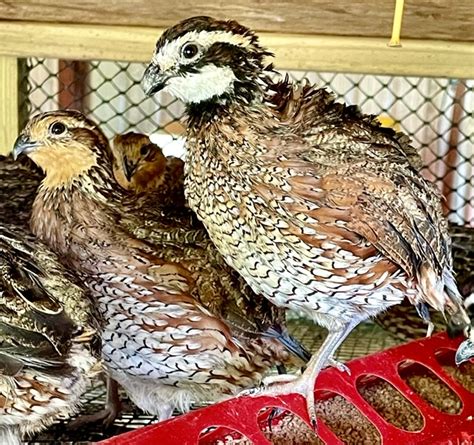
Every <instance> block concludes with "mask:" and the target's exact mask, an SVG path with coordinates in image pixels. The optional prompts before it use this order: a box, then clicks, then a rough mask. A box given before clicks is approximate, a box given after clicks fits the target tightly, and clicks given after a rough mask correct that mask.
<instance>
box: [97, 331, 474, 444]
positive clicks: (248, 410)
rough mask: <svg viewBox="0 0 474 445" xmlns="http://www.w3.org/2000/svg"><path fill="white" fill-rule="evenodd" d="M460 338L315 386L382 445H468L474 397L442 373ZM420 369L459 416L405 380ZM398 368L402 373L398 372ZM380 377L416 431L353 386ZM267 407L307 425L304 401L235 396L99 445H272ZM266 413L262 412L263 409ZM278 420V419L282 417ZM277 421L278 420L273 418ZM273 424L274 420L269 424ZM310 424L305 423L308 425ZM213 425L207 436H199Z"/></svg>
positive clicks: (325, 433)
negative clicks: (339, 399)
mask: <svg viewBox="0 0 474 445" xmlns="http://www.w3.org/2000/svg"><path fill="white" fill-rule="evenodd" d="M460 342H461V339H459V338H458V339H449V338H448V337H447V336H446V335H445V334H438V335H434V336H432V337H430V338H424V339H421V340H416V341H413V342H410V343H407V344H405V345H402V346H397V347H395V348H391V349H388V350H386V351H382V352H379V353H377V354H373V355H370V356H367V357H363V358H359V359H356V360H352V361H350V362H349V363H348V366H349V368H350V370H351V375H348V374H347V373H341V372H340V371H338V370H337V369H334V368H328V369H325V370H324V371H323V372H322V373H321V374H320V375H319V377H318V380H317V382H316V388H317V392H318V393H319V394H321V392H324V391H328V392H330V393H333V394H339V395H341V396H343V397H344V398H345V399H346V400H347V401H348V402H350V403H352V404H353V405H354V406H355V407H356V408H357V409H359V411H360V412H361V413H362V414H363V415H364V416H365V417H367V419H368V420H369V421H370V423H372V425H373V426H374V427H375V428H376V429H377V430H378V432H379V433H380V436H381V438H382V443H383V444H390V445H392V444H420V445H441V444H443V445H448V444H449V445H469V444H473V443H474V394H473V393H471V392H469V391H468V390H467V389H466V388H464V387H463V386H462V385H461V384H460V383H459V382H458V381H457V380H455V379H454V378H452V377H451V376H450V375H449V374H447V373H446V371H445V370H444V369H443V367H442V365H441V363H442V362H443V357H446V355H447V354H448V355H449V354H451V355H452V353H454V351H455V350H456V348H457V346H458V345H459V343H460ZM406 363H409V364H410V365H411V364H418V365H422V366H424V367H425V368H427V369H428V370H429V371H431V372H432V373H433V374H434V375H435V376H436V377H438V378H439V379H440V380H441V381H442V382H444V383H445V384H446V385H447V386H448V387H449V388H450V389H451V390H452V391H453V392H454V393H455V394H456V395H457V396H458V397H459V399H460V400H461V401H462V408H461V411H460V412H459V413H458V414H448V413H444V412H441V411H439V410H437V409H436V408H434V407H433V406H431V405H430V404H428V402H427V401H425V400H424V399H423V398H422V397H421V396H419V395H418V394H417V393H416V392H415V391H413V389H412V388H411V387H410V386H409V385H408V384H407V383H406V382H405V380H403V378H402V377H401V376H400V372H403V367H404V364H406ZM401 370H402V371H401ZM377 377H378V378H380V379H382V380H385V381H386V382H388V383H390V384H391V385H392V386H393V387H395V388H396V389H397V390H398V391H400V393H402V394H403V396H404V397H405V398H406V399H407V400H409V401H410V402H411V403H412V404H413V405H414V406H415V407H417V408H418V409H419V411H420V413H421V415H422V416H423V420H424V426H423V428H422V429H421V430H420V431H416V432H410V431H406V430H402V429H400V428H397V427H396V426H394V425H393V424H391V423H389V422H388V421H386V420H385V419H384V418H383V417H382V416H381V415H380V414H379V413H378V412H377V411H376V410H375V409H374V408H373V407H372V406H371V405H370V404H369V403H368V402H367V401H366V400H365V399H364V398H363V397H362V396H361V394H360V393H359V391H358V389H357V382H359V383H360V381H361V379H362V380H367V379H369V380H370V378H377ZM268 407H280V408H282V409H283V410H288V411H291V412H293V413H294V414H296V415H298V416H300V417H301V418H302V419H303V420H304V421H305V422H307V423H308V415H307V412H306V405H305V401H304V399H303V397H301V396H300V395H297V394H294V395H293V394H292V395H288V396H282V397H275V398H274V397H267V396H261V397H239V398H234V399H231V400H228V401H225V402H222V403H219V404H216V405H212V406H209V407H206V408H202V409H199V410H196V411H193V412H190V413H189V414H186V415H183V416H179V417H176V418H174V419H170V420H167V421H165V422H160V423H157V424H154V425H150V426H146V427H143V428H141V429H139V430H135V431H131V432H129V433H125V434H122V435H119V436H115V437H112V438H110V439H107V440H104V441H101V442H99V443H100V444H101V445H152V444H153V445H154V444H156V445H196V444H198V443H199V444H200V445H211V444H214V443H215V442H216V441H217V440H219V439H221V440H222V441H225V440H224V437H225V436H228V435H229V434H231V433H230V431H231V432H233V431H236V432H238V433H241V434H242V435H244V436H246V437H247V438H249V439H250V440H251V441H252V442H253V444H254V445H271V442H269V440H268V439H267V438H266V437H265V436H264V434H263V433H262V426H265V425H267V424H268V421H269V420H268V416H269V410H268V409H266V408H268ZM265 409H266V410H265ZM280 420H281V419H280ZM276 421H278V419H277V420H276ZM273 422H275V420H274V421H273ZM308 424H309V423H308ZM210 427H214V428H213V429H212V431H211V432H209V433H207V434H206V433H204V434H203V433H202V432H203V431H206V429H209V428H210ZM317 434H318V437H319V438H320V439H321V440H322V441H323V442H325V443H326V444H330V445H340V444H341V445H343V444H344V442H342V441H341V440H340V439H339V438H338V437H337V436H336V435H335V434H334V433H333V432H332V431H331V429H330V428H329V427H328V426H327V425H325V424H324V422H322V421H319V422H318V431H317Z"/></svg>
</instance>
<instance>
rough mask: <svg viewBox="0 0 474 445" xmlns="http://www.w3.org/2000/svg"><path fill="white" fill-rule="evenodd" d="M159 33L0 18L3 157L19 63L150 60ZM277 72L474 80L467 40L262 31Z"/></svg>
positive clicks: (12, 129)
mask: <svg viewBox="0 0 474 445" xmlns="http://www.w3.org/2000/svg"><path fill="white" fill-rule="evenodd" d="M162 32H163V29H161V28H151V27H144V26H136V27H131V26H121V25H120V26H107V25H85V24H60V23H39V22H24V21H5V20H4V21H2V20H0V42H2V44H1V45H0V104H1V105H0V107H1V108H0V154H2V153H4V154H5V153H8V152H9V151H10V147H11V144H12V142H13V140H14V136H16V135H17V133H18V127H19V124H18V116H17V114H18V113H17V111H16V113H15V110H18V85H17V83H18V68H17V58H22V57H29V56H37V57H46V58H56V59H68V60H117V61H129V62H148V61H149V60H150V58H151V55H152V52H153V48H154V46H155V42H156V40H157V38H158V36H159V35H160V34H161V33H162ZM259 36H260V38H261V41H262V43H263V45H265V46H266V47H268V48H269V49H270V50H271V51H273V52H274V53H275V65H276V67H277V68H279V69H294V70H305V71H323V72H324V71H328V72H348V73H367V74H386V75H400V76H428V77H429V76H431V77H451V78H460V79H462V78H470V79H472V78H474V45H472V43H470V42H456V41H444V40H415V39H402V46H401V47H389V38H388V37H387V38H380V37H354V36H328V35H324V36H323V35H313V34H283V33H270V32H259Z"/></svg>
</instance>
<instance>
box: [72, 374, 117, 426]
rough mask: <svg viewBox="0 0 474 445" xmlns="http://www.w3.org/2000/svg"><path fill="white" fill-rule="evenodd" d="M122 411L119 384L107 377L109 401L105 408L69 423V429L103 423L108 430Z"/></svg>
mask: <svg viewBox="0 0 474 445" xmlns="http://www.w3.org/2000/svg"><path fill="white" fill-rule="evenodd" d="M121 409H122V403H121V401H120V396H119V393H118V383H117V382H116V381H115V380H113V379H111V378H110V377H107V401H106V405H105V408H104V409H101V410H100V411H98V412H96V413H94V414H89V415H84V416H80V417H78V418H77V419H75V420H73V421H72V422H70V423H69V425H68V428H69V429H78V428H80V427H82V426H84V425H87V424H89V423H96V422H102V423H103V424H104V425H105V427H106V428H108V427H109V426H111V425H112V424H113V423H114V420H115V419H116V418H117V416H118V415H119V413H120V411H121Z"/></svg>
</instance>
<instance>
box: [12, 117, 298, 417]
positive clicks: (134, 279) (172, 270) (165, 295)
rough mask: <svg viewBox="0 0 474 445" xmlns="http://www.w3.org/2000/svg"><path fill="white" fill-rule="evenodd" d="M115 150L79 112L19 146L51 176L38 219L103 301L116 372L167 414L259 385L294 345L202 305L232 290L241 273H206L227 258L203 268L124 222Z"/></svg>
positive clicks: (138, 397) (31, 130)
mask: <svg viewBox="0 0 474 445" xmlns="http://www.w3.org/2000/svg"><path fill="white" fill-rule="evenodd" d="M109 150H110V149H109V148H108V141H107V140H106V138H105V136H104V135H103V133H102V132H101V131H100V130H99V129H98V128H97V127H96V125H95V124H94V123H92V122H91V121H89V120H88V119H86V118H85V117H84V116H83V115H82V114H81V113H79V112H72V111H62V112H59V111H58V112H49V113H44V114H40V115H38V116H36V117H34V118H32V119H31V120H30V122H29V123H28V124H27V126H26V127H25V129H24V130H23V131H22V133H21V135H20V136H19V138H18V140H17V142H16V144H15V149H14V153H15V154H16V155H19V154H20V153H26V154H27V155H28V156H29V157H30V159H32V160H33V161H34V162H35V163H36V164H38V165H39V166H40V167H41V168H42V169H43V170H44V172H45V174H46V177H45V179H44V181H43V182H42V184H41V186H40V189H39V192H38V195H37V197H36V199H35V202H34V204H33V213H32V219H31V227H32V230H33V232H34V233H35V234H36V235H37V236H38V237H39V238H40V239H42V240H43V241H45V242H46V243H47V244H48V245H49V246H50V247H51V248H52V249H53V250H55V251H56V252H57V253H58V254H59V255H60V256H61V260H62V261H63V262H64V264H66V265H67V266H68V267H70V268H71V269H74V270H75V271H76V273H77V275H78V276H79V277H80V278H81V279H82V280H83V281H84V282H85V283H86V284H87V285H88V287H89V289H90V290H91V292H92V294H93V296H94V297H95V298H96V299H97V302H98V306H99V312H100V314H101V315H102V318H103V320H104V326H103V331H102V357H103V360H104V364H105V366H106V367H107V370H108V373H109V374H110V376H111V377H112V378H113V379H114V380H116V381H117V382H118V383H119V384H120V385H121V386H123V387H124V389H125V390H126V392H127V393H128V395H129V396H130V397H131V399H132V400H133V401H134V402H135V403H136V404H137V405H138V406H139V407H140V408H142V409H144V410H146V411H148V412H151V413H153V414H157V415H159V416H160V418H166V417H168V416H169V415H171V412H172V410H173V409H174V408H175V407H178V408H180V409H181V410H184V409H186V408H187V407H188V406H189V403H190V401H197V400H202V399H205V400H212V399H218V398H221V397H223V396H226V395H231V394H234V393H236V392H237V391H239V390H241V389H243V388H248V387H252V386H254V385H255V384H258V382H259V381H260V380H261V378H262V375H263V374H264V373H265V372H266V371H267V370H268V369H269V368H270V367H271V366H272V365H273V364H275V363H276V362H277V361H278V360H279V359H278V358H277V357H284V359H287V358H288V355H289V353H288V349H286V348H285V347H282V346H283V345H282V343H281V342H280V341H278V340H277V338H278V339H279V338H280V337H276V336H275V338H274V339H271V338H267V336H266V333H260V332H258V331H257V332H250V331H249V330H247V329H251V328H252V327H253V324H252V319H251V318H250V317H249V318H248V319H247V318H246V317H247V316H248V315H247V314H245V313H243V314H242V312H241V311H240V312H239V311H237V313H240V315H241V316H242V318H244V321H245V323H244V324H243V325H242V333H243V334H242V335H240V334H241V332H240V331H239V330H238V329H236V331H235V333H234V331H233V330H232V328H231V327H229V325H228V324H227V323H226V322H225V321H224V320H223V319H221V318H220V316H216V315H214V314H213V313H212V310H213V308H209V309H208V308H207V307H205V306H204V304H206V305H207V303H208V302H207V301H205V302H203V303H201V301H200V300H201V299H202V300H205V299H206V298H207V296H206V293H208V292H209V293H212V292H214V293H213V294H212V296H213V297H214V298H215V299H218V298H225V297H226V295H225V294H224V293H225V292H227V291H228V288H227V287H226V286H227V285H228V283H229V281H231V280H234V279H235V280H237V282H238V278H234V277H232V276H229V277H226V276H225V275H224V272H222V274H221V275H220V277H214V276H213V277H212V278H213V279H215V282H213V283H211V285H210V286H207V283H206V282H205V281H203V280H201V277H200V272H201V271H202V270H203V268H205V267H210V268H213V267H221V266H219V265H216V266H215V265H214V264H212V265H210V266H202V264H201V263H200V258H199V257H198V258H195V255H196V256H197V255H200V254H201V253H200V252H199V250H193V249H192V247H188V246H186V245H185V246H179V245H176V244H175V245H173V243H170V245H169V246H167V245H163V249H162V251H161V252H160V251H159V250H158V249H156V247H155V246H152V245H151V244H148V243H145V242H143V241H141V240H139V239H137V238H136V237H134V236H132V235H131V234H130V233H129V232H128V231H127V230H126V229H125V228H124V227H123V226H121V225H120V221H121V218H122V211H123V209H122V208H121V200H120V193H119V190H118V188H117V184H116V183H115V181H114V179H113V174H112V168H111V163H110V158H109V157H108V154H109ZM219 280H220V281H219ZM222 283H224V284H222ZM226 283H227V284H226ZM214 286H220V287H218V288H217V290H216V288H215V287H214ZM219 292H222V293H223V295H221V294H220V293H219ZM213 302H214V300H211V304H210V305H212V303H213ZM239 304H240V302H239V301H236V303H235V305H236V306H238V305H239ZM239 321H241V320H239ZM249 326H251V328H248V327H249ZM253 328H254V327H253ZM254 329H255V328H254ZM244 334H247V335H248V337H249V340H247V338H246V337H245V335H244ZM256 337H260V340H258V339H257V340H255V338H256ZM274 340H275V341H274ZM278 354H279V355H278Z"/></svg>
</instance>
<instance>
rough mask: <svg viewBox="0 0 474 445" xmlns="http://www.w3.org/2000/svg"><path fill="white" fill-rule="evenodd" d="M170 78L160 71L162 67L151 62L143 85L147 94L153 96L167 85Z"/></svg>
mask: <svg viewBox="0 0 474 445" xmlns="http://www.w3.org/2000/svg"><path fill="white" fill-rule="evenodd" d="M167 80H168V79H167V78H166V77H165V76H164V74H163V73H162V72H161V71H160V67H159V66H157V65H155V64H154V63H150V64H149V65H148V67H147V69H146V70H145V74H144V75H143V80H142V85H143V89H144V91H145V94H146V95H147V96H153V95H154V94H155V93H158V91H161V90H162V89H163V88H164V87H165V86H166V81H167Z"/></svg>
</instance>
